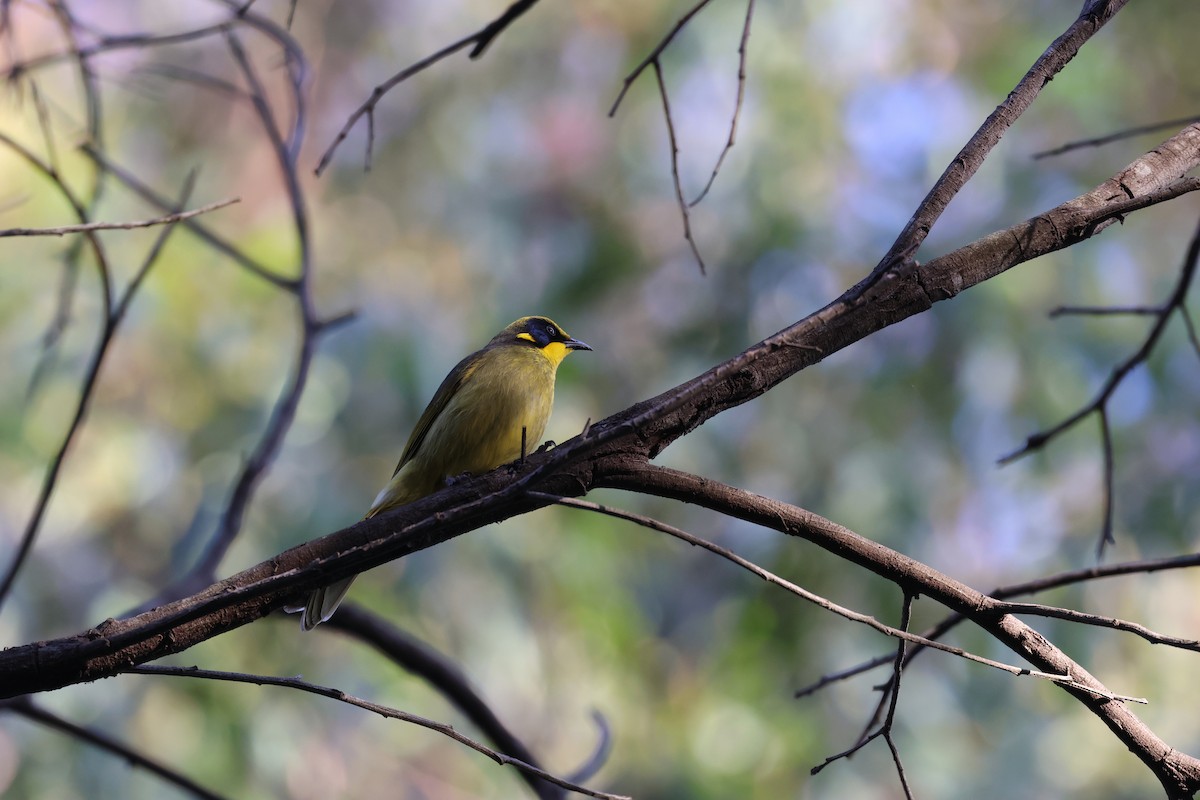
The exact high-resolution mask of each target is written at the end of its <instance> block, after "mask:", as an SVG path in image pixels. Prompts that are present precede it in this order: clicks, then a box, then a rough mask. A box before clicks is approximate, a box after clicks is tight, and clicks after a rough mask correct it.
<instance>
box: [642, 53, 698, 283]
mask: <svg viewBox="0 0 1200 800" xmlns="http://www.w3.org/2000/svg"><path fill="white" fill-rule="evenodd" d="M654 78H655V80H657V81H658V94H659V97H660V98H662V108H663V118H664V119H666V121H667V140H668V143H669V144H670V146H671V179H672V181H673V182H674V184H675V202H676V204H677V205H678V206H679V216H680V217H682V218H683V238H685V239H687V243H688V246H689V247H691V248H692V255H693V256H695V258H696V263H697V264H699V265H700V274H701V275H703V274H705V271H706V270H705V269H704V259H703V258H702V257H701V255H700V248H698V247H696V238H695V237H694V236H693V235H692V219H691V214H690V213H689V212H688V204H687V201H686V200H684V199H683V184H682V183H680V180H679V144H678V143H677V142H676V141H675V123H674V122H673V121H672V120H671V101H670V99H669V98H668V96H667V84H666V82H665V81H664V80H663V73H662V65H661V64H660V63H659V62H658V61H657V60H656V61H655V62H654Z"/></svg>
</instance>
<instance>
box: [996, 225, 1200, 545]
mask: <svg viewBox="0 0 1200 800" xmlns="http://www.w3.org/2000/svg"><path fill="white" fill-rule="evenodd" d="M1198 262H1200V224H1198V225H1197V227H1196V230H1195V232H1194V233H1193V234H1192V239H1191V242H1190V244H1189V245H1188V249H1187V254H1186V255H1185V257H1184V260H1183V265H1182V267H1181V269H1180V273H1179V280H1177V281H1176V283H1175V288H1174V289H1173V290H1172V292H1171V296H1170V297H1169V298H1168V299H1167V301H1166V302H1165V303H1163V304H1162V305H1161V306H1159V307H1158V309H1157V317H1156V319H1155V320H1154V325H1153V326H1152V327H1151V328H1150V332H1149V333H1148V334H1147V335H1146V338H1145V339H1144V340H1143V341H1142V345H1141V347H1139V348H1138V350H1137V351H1136V352H1135V353H1134V354H1133V355H1132V356H1130V357H1129V358H1127V359H1126V360H1125V361H1123V362H1122V363H1121V364H1119V365H1117V366H1116V367H1115V368H1114V369H1113V371H1112V372H1111V373H1110V374H1109V376H1108V380H1106V381H1105V383H1104V385H1103V386H1102V387H1101V389H1100V391H1099V392H1098V393H1097V394H1096V395H1095V396H1094V397H1093V398H1092V400H1091V402H1089V403H1088V404H1087V405H1085V406H1084V407H1082V408H1081V409H1079V410H1078V411H1076V412H1075V413H1074V414H1072V415H1071V416H1069V417H1067V418H1066V419H1065V420H1063V421H1062V422H1060V423H1058V424H1057V425H1055V426H1054V427H1052V428H1049V429H1047V430H1044V431H1040V432H1038V433H1035V434H1033V435H1031V436H1029V437H1028V438H1027V439H1026V440H1025V444H1024V445H1023V446H1022V447H1020V448H1019V449H1017V450H1015V451H1013V452H1012V453H1009V454H1008V455H1006V456H1004V457H1003V458H1001V459H1000V463H1001V464H1008V463H1011V462H1012V461H1015V460H1016V459H1018V458H1020V457H1022V456H1024V455H1027V454H1028V453H1030V452H1033V451H1034V450H1038V449H1040V448H1042V447H1045V446H1046V444H1048V443H1049V442H1050V441H1051V440H1053V439H1054V438H1055V437H1056V436H1058V435H1060V434H1062V433H1064V432H1065V431H1068V430H1070V429H1071V428H1073V427H1074V426H1075V425H1076V424H1077V423H1079V422H1080V421H1081V420H1083V419H1084V418H1085V417H1087V416H1089V415H1090V414H1093V413H1094V414H1097V415H1099V417H1100V433H1101V442H1102V447H1103V453H1104V484H1105V503H1104V524H1103V528H1102V531H1101V537H1100V542H1099V545H1098V546H1097V556H1098V557H1099V556H1103V554H1104V547H1105V545H1106V544H1108V543H1111V542H1112V541H1113V538H1112V524H1113V520H1112V514H1113V453H1112V433H1111V431H1110V430H1109V424H1108V402H1109V400H1110V399H1111V398H1112V395H1113V393H1114V392H1115V391H1116V390H1117V387H1118V386H1120V385H1121V382H1122V381H1124V380H1125V377H1126V376H1127V375H1129V373H1130V372H1132V371H1133V370H1134V368H1136V367H1138V366H1139V365H1141V364H1143V363H1144V362H1145V361H1146V360H1147V359H1148V358H1149V357H1150V354H1151V353H1152V352H1153V351H1154V348H1155V347H1156V346H1157V345H1158V342H1159V341H1160V339H1161V338H1162V335H1163V332H1164V331H1165V330H1166V327H1167V323H1168V322H1169V321H1170V319H1171V316H1172V315H1173V314H1174V313H1175V312H1176V311H1179V310H1181V309H1183V308H1184V303H1185V302H1186V301H1187V294H1188V290H1189V289H1190V287H1191V284H1192V279H1193V277H1194V276H1195V274H1196V269H1197V263H1198ZM1120 311H1121V313H1125V312H1128V311H1129V309H1127V308H1122V309H1121V310H1120ZM1136 311H1137V313H1141V308H1140V307H1139V308H1137V309H1136Z"/></svg>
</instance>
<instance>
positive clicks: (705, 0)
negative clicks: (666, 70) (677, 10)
mask: <svg viewBox="0 0 1200 800" xmlns="http://www.w3.org/2000/svg"><path fill="white" fill-rule="evenodd" d="M711 2H712V0H700V2H698V3H696V5H694V6H692V9H691V10H690V11H688V12H687V13H686V14H684V15H683V16H682V17H680V19H679V21H678V22H676V23H675V27H674V28H671V30H670V31H668V32H667V35H666V36H664V37H663V38H662V39H661V40H660V41H659V43H658V44H657V45H656V46H655V47H654V49H653V50H651V51H650V53H649V55H647V56H646V57H645V58H643V59H642V63H640V64H638V65H637V66H636V67H634V68H633V71H632V72H630V73H629V74H628V75H626V76H625V81H624V83H622V84H621V91H620V92H619V93H618V94H617V99H616V100H614V101H613V104H612V108H610V109H609V110H608V115H609V116H610V117H613V116H616V114H617V109H618V108H619V107H620V105H621V101H622V100H624V99H625V95H626V94H627V93H628V92H629V87H630V86H632V85H633V83H634V81H636V80H637V79H638V77H640V76H641V74H642V73H643V72H645V71H646V70H647V69H649V68H650V67H651V66H652V65H654V64H656V63H658V58H659V56H661V55H662V53H663V51H664V50H666V49H667V46H668V45H670V44H671V42H672V41H673V40H674V39H675V37H676V36H677V35H678V34H679V32H680V31H681V30H683V29H684V27H685V26H686V25H687V24H688V23H689V22H691V21H692V17H694V16H696V15H697V14H699V13H700V12H701V11H702V10H703V9H704V7H705V6H706V5H708V4H709V3H711Z"/></svg>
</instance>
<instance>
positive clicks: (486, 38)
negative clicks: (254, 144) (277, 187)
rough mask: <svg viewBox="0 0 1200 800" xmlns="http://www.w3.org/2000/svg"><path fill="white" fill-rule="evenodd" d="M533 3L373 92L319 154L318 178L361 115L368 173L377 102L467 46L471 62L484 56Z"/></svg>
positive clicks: (528, 0)
mask: <svg viewBox="0 0 1200 800" xmlns="http://www.w3.org/2000/svg"><path fill="white" fill-rule="evenodd" d="M536 3H537V0H516V2H514V3H513V4H512V5H510V6H509V7H508V8H507V9H505V11H504V13H503V14H501V15H500V16H499V17H497V18H496V19H494V20H492V21H491V22H489V23H488V24H487V25H485V26H483V27H482V28H480V29H479V30H477V31H475V32H474V33H472V34H469V35H467V36H464V37H463V38H461V39H459V40H458V41H455V42H451V43H450V44H448V45H446V46H445V47H443V48H442V49H441V50H438V51H437V52H436V53H433V54H432V55H429V56H426V57H425V58H422V59H421V60H419V61H417V62H415V63H413V64H410V65H409V66H407V67H405V68H404V69H402V70H400V71H399V72H397V73H396V74H395V75H393V76H392V77H390V78H388V79H387V80H386V81H384V82H383V83H381V84H379V85H378V86H376V87H375V88H374V89H372V90H371V94H370V96H369V97H368V98H367V99H366V101H365V102H364V103H363V104H362V105H360V106H359V107H358V108H356V109H355V110H354V111H353V112H352V113H351V114H350V116H349V117H347V118H346V121H345V122H344V123H343V124H342V127H341V130H339V131H338V133H337V136H336V137H334V140H333V142H331V143H330V145H329V147H327V148H325V152H324V153H322V154H321V159H320V160H319V161H318V162H317V168H316V170H315V171H316V174H317V175H321V174H323V173H324V172H325V169H326V167H328V166H329V163H330V162H331V161H332V160H333V154H334V152H335V151H336V150H337V149H338V147H339V146H340V145H341V144H342V142H344V141H345V140H346V137H347V136H349V135H350V131H351V130H353V129H354V126H355V125H357V124H358V121H359V120H360V119H362V118H363V117H364V116H365V117H366V118H367V147H366V158H365V162H364V169H366V170H370V169H371V154H372V153H373V152H374V149H375V107H376V106H377V105H379V101H380V100H382V99H383V96H384V95H386V94H387V93H388V92H390V91H391V90H392V89H394V88H396V87H397V86H399V85H400V84H401V83H404V82H405V81H406V80H408V79H409V78H411V77H412V76H414V75H416V74H418V73H420V72H424V71H425V70H427V69H429V68H430V67H432V66H433V65H434V64H436V63H438V62H439V61H442V60H443V59H445V58H448V57H449V56H452V55H454V54H455V53H457V52H458V51H459V50H462V49H463V48H465V47H467V46H468V45H472V44H473V45H475V47H474V48H473V49H472V50H471V53H470V57H471V58H472V59H477V58H479V57H480V56H481V55H483V53H484V51H485V50H486V49H487V48H488V46H489V45H490V44H491V43H492V42H493V41H495V39H496V37H497V36H499V35H500V34H501V33H503V32H504V30H505V29H506V28H508V26H509V25H511V24H512V23H513V22H515V21H516V20H517V18H518V17H520V16H521V15H522V14H524V13H525V12H526V11H528V10H529V9H530V8H532V7H533V6H534V5H535V4H536Z"/></svg>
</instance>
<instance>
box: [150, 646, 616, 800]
mask: <svg viewBox="0 0 1200 800" xmlns="http://www.w3.org/2000/svg"><path fill="white" fill-rule="evenodd" d="M127 671H128V672H130V673H132V674H135V675H161V676H169V677H182V678H201V679H205V680H215V681H230V682H233V683H251V684H256V685H259V686H282V687H285V688H288V689H296V690H297V691H301V692H308V693H309V694H315V695H319V696H321V697H328V698H330V699H332V700H337V701H338V702H341V703H347V704H348V705H352V706H356V707H358V708H362V709H365V710H367V711H371V712H373V713H375V714H378V715H379V716H381V717H384V718H386V719H398V720H401V721H402V722H408V723H410V724H412V725H418V726H420V727H422V728H427V729H429V730H431V731H434V732H436V733H440V734H442V735H443V736H447V737H449V738H451V739H453V740H454V741H456V742H458V743H459V744H462V745H466V746H467V747H469V748H471V749H472V750H474V751H475V752H477V753H481V754H483V755H485V756H487V757H488V758H490V759H492V760H493V761H495V762H496V763H497V764H499V765H500V766H511V767H515V768H516V769H518V770H520V771H522V772H528V773H530V774H531V775H536V776H537V777H539V778H541V779H542V780H544V781H549V782H550V783H553V784H554V785H556V786H561V787H562V788H564V789H569V790H570V791H572V792H576V793H577V794H582V795H586V796H587V797H598V798H601V800H632V798H629V797H626V796H625V795H619V794H610V793H608V792H601V791H597V790H595V789H588V788H587V787H585V786H579V785H577V784H574V783H571V782H570V781H567V780H565V779H563V778H559V777H558V776H556V775H551V774H550V773H549V772H546V771H545V770H543V769H540V768H538V767H535V766H534V765H532V764H528V763H526V762H524V761H522V760H520V759H518V758H513V757H512V756H509V755H506V754H504V753H500V752H497V751H496V750H493V749H492V748H490V747H488V746H487V745H485V744H483V743H482V742H478V741H476V740H474V739H472V738H471V737H469V736H467V735H465V734H462V733H459V732H458V731H456V730H455V729H454V727H453V726H451V725H447V724H445V723H444V722H436V721H434V720H431V719H428V718H426V717H421V716H418V715H416V714H410V713H408V712H407V711H400V710H399V709H395V708H390V707H388V706H385V705H381V704H379V703H372V702H371V701H369V700H363V699H361V698H358V697H355V696H354V695H351V694H347V693H346V692H343V691H342V690H341V689H334V688H332V687H329V686H320V685H318V684H315V683H309V682H308V681H305V680H301V679H299V678H280V677H274V676H271V675H253V674H247V673H242V672H225V671H220V670H211V669H200V668H199V667H162V666H150V665H143V666H140V667H131V668H130V669H129V670H127Z"/></svg>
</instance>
